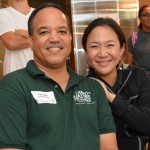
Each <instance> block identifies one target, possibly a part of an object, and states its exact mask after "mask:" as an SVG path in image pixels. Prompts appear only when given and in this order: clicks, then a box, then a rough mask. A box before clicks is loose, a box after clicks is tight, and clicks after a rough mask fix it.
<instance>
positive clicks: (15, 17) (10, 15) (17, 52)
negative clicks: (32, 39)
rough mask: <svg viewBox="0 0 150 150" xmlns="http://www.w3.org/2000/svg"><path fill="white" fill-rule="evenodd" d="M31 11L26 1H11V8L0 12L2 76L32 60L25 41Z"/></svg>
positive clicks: (28, 46) (31, 54) (31, 53)
mask: <svg viewBox="0 0 150 150" xmlns="http://www.w3.org/2000/svg"><path fill="white" fill-rule="evenodd" d="M32 11H33V8H31V7H30V6H29V4H28V0H12V7H7V8H3V9H1V10H0V18H1V19H0V40H1V41H2V43H3V44H4V45H5V57H4V66H3V75H6V74H7V73H9V72H12V71H15V70H17V69H20V68H24V67H25V66H26V64H27V62H28V61H29V60H31V59H33V52H32V50H31V49H30V44H29V42H28V41H27V37H28V31H27V21H28V18H29V16H30V14H31V12H32Z"/></svg>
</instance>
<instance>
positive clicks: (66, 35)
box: [30, 7, 72, 69]
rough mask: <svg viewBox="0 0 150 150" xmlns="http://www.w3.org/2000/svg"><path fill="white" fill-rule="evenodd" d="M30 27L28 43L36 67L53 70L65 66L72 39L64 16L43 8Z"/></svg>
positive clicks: (54, 9)
mask: <svg viewBox="0 0 150 150" xmlns="http://www.w3.org/2000/svg"><path fill="white" fill-rule="evenodd" d="M32 27H33V35H32V36H31V37H30V43H31V47H32V49H33V53H34V60H35V63H36V64H37V66H38V67H40V68H43V67H44V68H53V69H54V68H60V67H62V66H64V65H66V59H67V57H68V56H69V54H70V52H71V39H72V38H71V35H70V32H69V29H68V23H67V19H66V17H65V15H64V14H63V13H62V12H61V11H60V10H58V9H56V8H53V7H47V8H44V9H42V10H40V11H39V12H38V13H37V14H36V16H35V18H34V20H33V25H32Z"/></svg>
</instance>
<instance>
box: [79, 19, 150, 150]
mask: <svg viewBox="0 0 150 150" xmlns="http://www.w3.org/2000/svg"><path fill="white" fill-rule="evenodd" d="M82 45H83V48H84V50H85V52H86V54H87V59H88V63H89V65H90V69H89V74H88V76H89V77H92V78H95V79H97V80H98V81H100V82H101V81H102V82H101V83H102V85H103V87H104V90H105V92H106V95H107V98H108V100H109V102H110V106H111V109H112V113H113V116H114V121H115V124H116V128H117V141H118V146H119V150H139V149H140V148H142V149H143V150H144V148H145V143H146V142H145V140H147V139H146V138H148V135H150V78H149V76H148V75H147V74H146V72H145V71H144V69H141V68H138V67H136V66H131V65H123V60H124V58H125V55H126V52H127V51H126V40H125V36H124V34H123V32H122V30H121V28H120V27H119V25H118V24H117V23H116V22H115V21H114V20H113V19H110V18H98V19H96V20H94V21H92V22H91V23H90V24H89V26H88V27H87V28H86V29H85V32H84V34H83V38H82Z"/></svg>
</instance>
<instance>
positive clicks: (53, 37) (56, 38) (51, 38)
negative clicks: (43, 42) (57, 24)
mask: <svg viewBox="0 0 150 150" xmlns="http://www.w3.org/2000/svg"><path fill="white" fill-rule="evenodd" d="M59 40H60V37H59V34H58V33H57V31H51V32H50V34H49V41H51V42H56V41H57V42H58V41H59Z"/></svg>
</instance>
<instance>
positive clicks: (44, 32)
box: [40, 31, 48, 35]
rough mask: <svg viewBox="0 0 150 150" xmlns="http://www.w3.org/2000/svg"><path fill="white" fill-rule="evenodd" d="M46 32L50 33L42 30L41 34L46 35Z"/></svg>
mask: <svg viewBox="0 0 150 150" xmlns="http://www.w3.org/2000/svg"><path fill="white" fill-rule="evenodd" d="M45 34H48V31H41V32H40V35H45Z"/></svg>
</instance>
